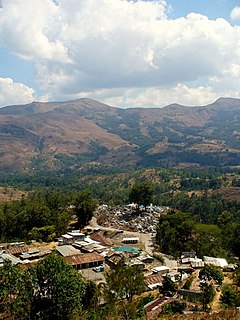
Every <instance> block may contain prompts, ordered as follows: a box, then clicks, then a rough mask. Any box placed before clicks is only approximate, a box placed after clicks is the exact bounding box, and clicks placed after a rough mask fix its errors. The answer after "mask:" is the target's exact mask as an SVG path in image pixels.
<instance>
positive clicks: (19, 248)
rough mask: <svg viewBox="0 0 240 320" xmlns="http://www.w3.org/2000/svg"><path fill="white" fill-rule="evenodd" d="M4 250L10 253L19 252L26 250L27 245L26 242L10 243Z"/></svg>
mask: <svg viewBox="0 0 240 320" xmlns="http://www.w3.org/2000/svg"><path fill="white" fill-rule="evenodd" d="M6 252H7V253H10V254H21V253H23V252H28V246H27V245H26V244H21V245H12V246H9V247H8V248H7V249H6Z"/></svg>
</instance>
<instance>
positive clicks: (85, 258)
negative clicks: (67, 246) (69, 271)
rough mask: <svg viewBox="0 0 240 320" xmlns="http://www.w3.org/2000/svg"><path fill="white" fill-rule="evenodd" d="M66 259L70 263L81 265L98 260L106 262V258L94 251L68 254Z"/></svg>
mask: <svg viewBox="0 0 240 320" xmlns="http://www.w3.org/2000/svg"><path fill="white" fill-rule="evenodd" d="M65 261H66V262H67V263H68V264H70V265H79V264H87V263H91V262H97V261H101V262H104V258H103V257H102V256H101V255H100V254H98V253H95V252H93V253H83V254H76V255H73V256H67V257H65Z"/></svg>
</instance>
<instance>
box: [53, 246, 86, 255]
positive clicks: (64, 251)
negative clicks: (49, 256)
mask: <svg viewBox="0 0 240 320" xmlns="http://www.w3.org/2000/svg"><path fill="white" fill-rule="evenodd" d="M56 250H57V252H58V253H60V254H61V256H63V257H67V256H73V255H76V254H79V253H81V252H80V250H78V249H75V248H74V247H73V246H71V245H63V246H58V247H56Z"/></svg>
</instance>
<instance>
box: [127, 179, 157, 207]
mask: <svg viewBox="0 0 240 320" xmlns="http://www.w3.org/2000/svg"><path fill="white" fill-rule="evenodd" d="M153 193H154V190H153V186H152V185H151V184H150V183H149V182H137V183H135V184H134V185H133V186H132V188H131V190H130V193H129V201H130V202H134V203H137V204H138V205H143V206H144V207H146V206H147V205H149V204H150V203H151V202H152V200H153Z"/></svg>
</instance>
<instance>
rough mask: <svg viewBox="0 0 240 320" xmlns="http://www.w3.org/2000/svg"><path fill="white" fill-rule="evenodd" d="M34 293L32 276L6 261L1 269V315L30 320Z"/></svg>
mask: <svg viewBox="0 0 240 320" xmlns="http://www.w3.org/2000/svg"><path fill="white" fill-rule="evenodd" d="M33 293H34V288H33V281H32V275H31V272H30V271H29V270H25V271H21V270H20V269H19V268H18V267H17V266H13V265H12V264H11V262H10V261H8V260H6V261H5V262H4V265H3V267H1V268H0V313H3V312H7V313H8V314H10V315H9V316H10V318H11V319H29V317H30V312H31V303H32V297H33Z"/></svg>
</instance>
